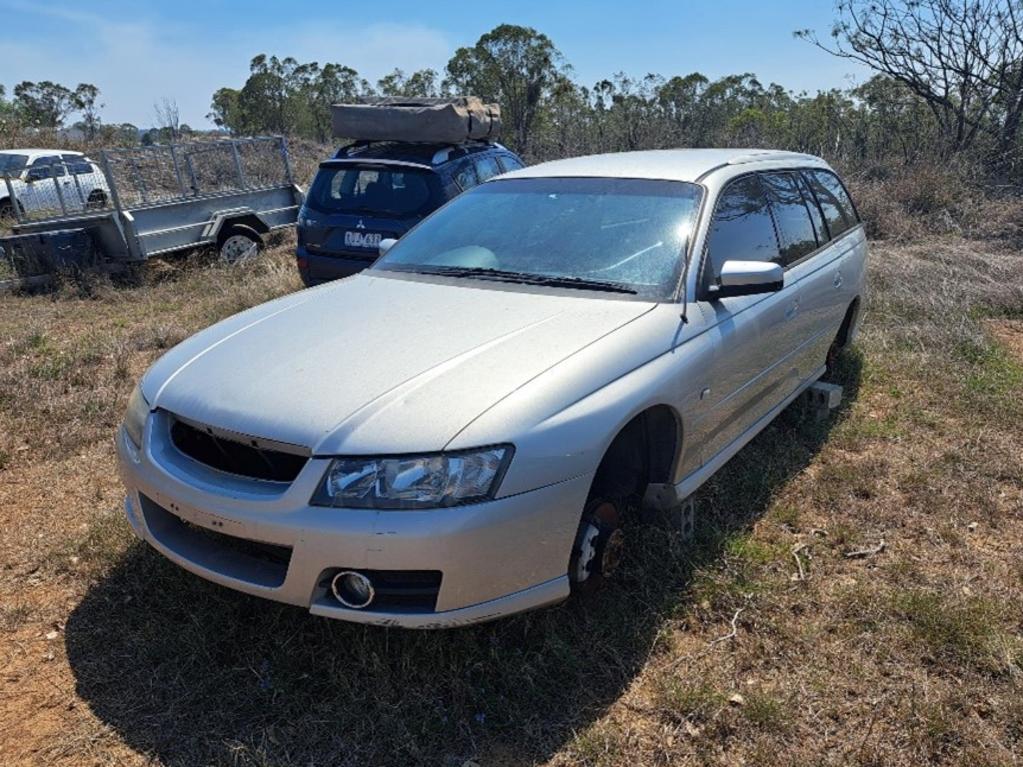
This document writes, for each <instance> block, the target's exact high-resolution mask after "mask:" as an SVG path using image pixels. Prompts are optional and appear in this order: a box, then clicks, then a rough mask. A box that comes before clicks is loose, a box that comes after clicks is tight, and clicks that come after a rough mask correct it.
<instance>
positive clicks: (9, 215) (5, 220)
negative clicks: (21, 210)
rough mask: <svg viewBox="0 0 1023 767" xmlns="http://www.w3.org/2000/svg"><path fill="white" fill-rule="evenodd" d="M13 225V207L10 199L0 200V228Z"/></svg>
mask: <svg viewBox="0 0 1023 767" xmlns="http://www.w3.org/2000/svg"><path fill="white" fill-rule="evenodd" d="M12 223H14V206H13V205H12V204H11V201H10V199H4V200H0V226H8V225H10V224H12Z"/></svg>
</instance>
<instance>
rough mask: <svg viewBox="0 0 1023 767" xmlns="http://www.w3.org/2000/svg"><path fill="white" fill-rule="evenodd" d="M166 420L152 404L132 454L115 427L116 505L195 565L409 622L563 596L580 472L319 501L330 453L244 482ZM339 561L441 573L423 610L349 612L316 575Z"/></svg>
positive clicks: (310, 602) (285, 595)
mask: <svg viewBox="0 0 1023 767" xmlns="http://www.w3.org/2000/svg"><path fill="white" fill-rule="evenodd" d="M166 421H167V416H166V415H165V414H161V413H160V411H157V412H156V413H154V414H153V415H152V416H151V417H150V418H149V419H148V423H147V426H146V431H145V438H144V445H143V449H142V450H141V452H140V453H139V454H138V455H137V456H134V455H132V451H131V449H130V448H129V447H128V446H127V445H126V443H125V440H126V437H125V435H124V432H123V430H122V431H121V432H120V433H119V434H118V438H117V446H118V453H119V459H120V467H121V474H122V478H123V480H124V482H125V485H126V487H127V489H128V496H127V499H126V501H125V513H126V515H127V517H128V520H129V522H130V523H131V525H132V528H133V529H134V531H135V533H136V534H137V535H138V536H139V537H140V538H142V539H143V540H145V541H146V542H147V543H149V544H150V545H151V546H153V548H155V549H156V550H157V551H159V552H160V553H161V554H163V555H164V556H165V557H167V558H168V559H170V560H171V561H173V562H175V563H176V564H178V565H180V566H181V567H183V568H185V569H186V570H189V571H190V572H193V573H195V574H196V575H199V576H201V577H203V578H206V579H208V580H211V581H213V582H215V583H219V584H221V585H224V586H228V587H230V588H233V589H236V590H238V591H243V592H245V593H248V594H253V595H255V596H261V597H265V598H268V599H273V600H276V601H279V602H285V603H288V604H293V605H298V606H301V607H304V608H306V609H308V610H309V611H310V612H311V613H313V614H315V615H322V616H326V617H330V618H339V619H342V620H349V621H355V622H359V623H368V624H375V625H382V626H403V627H408V628H441V627H448V626H460V625H466V624H470V623H476V622H480V621H486V620H490V619H493V618H497V617H500V616H503V615H509V614H512V613H516V612H521V611H523V610H529V609H532V608H536V607H541V606H543V605H546V604H550V603H552V602H556V601H559V600H561V599H564V598H565V597H567V596H568V594H569V582H568V577H567V569H568V558H569V554H570V550H571V546H572V542H573V540H574V536H575V531H576V526H577V525H578V521H579V515H580V513H581V510H582V507H583V504H584V502H585V498H586V494H587V492H588V490H589V484H590V479H591V478H590V477H589V476H583V477H577V478H574V479H571V480H567V481H565V482H560V483H558V484H555V485H550V486H547V487H543V488H540V489H537V490H533V491H531V492H527V493H521V494H518V495H514V496H510V497H506V498H498V499H495V500H493V501H489V502H487V503H481V504H474V505H469V506H461V507H454V508H450V509H436V510H428V511H378V510H368V509H330V508H321V507H315V506H310V505H309V504H308V501H309V498H311V497H312V495H313V491H314V489H315V487H316V485H317V484H318V483H319V481H320V480H321V478H322V476H323V473H324V471H325V470H326V467H327V465H328V463H329V459H320V458H310V459H309V460H308V462H307V463H306V465H305V467H304V468H303V469H302V471H301V472H300V473H299V475H298V477H297V478H296V479H295V480H294V481H293V482H292V483H290V484H289V485H283V484H282V483H271V482H260V481H257V480H248V479H245V478H241V477H236V476H233V475H228V474H224V473H222V472H218V471H215V470H213V469H210V468H208V467H206V466H204V465H202V464H199V463H197V462H195V461H193V460H191V459H190V458H187V457H186V456H184V455H182V454H180V453H178V452H177V450H176V448H174V446H173V445H172V444H171V443H170V440H169V439H165V438H164V435H165V433H166V429H167V424H166ZM154 434H155V435H156V436H155V437H154ZM181 520H184V521H185V523H187V524H182V523H181ZM208 531H213V533H218V534H219V535H220V536H228V537H229V540H231V541H234V540H235V539H241V540H242V541H249V542H251V541H256V542H260V543H261V544H270V548H273V549H274V550H275V551H288V552H290V553H288V554H287V555H284V556H282V557H281V559H283V560H284V561H283V563H282V562H281V561H276V562H274V563H271V564H267V563H259V562H257V561H254V560H251V559H248V558H245V557H242V555H240V554H238V553H237V552H235V551H234V550H233V548H232V547H230V546H225V547H220V546H218V545H217V543H216V541H218V540H221V539H220V538H219V537H218V536H217V535H213V536H210V535H208ZM193 533H195V534H196V535H193ZM207 539H212V541H213V542H210V541H209V540H207ZM338 569H352V570H360V571H439V572H440V573H441V574H442V575H441V579H440V586H439V590H438V591H437V595H436V602H435V604H434V605H433V607H432V609H422V608H418V607H417V608H409V609H394V608H391V607H388V608H386V609H385V608H381V609H376V608H375V607H374V605H372V604H371V605H370V606H369V607H367V608H365V609H362V610H357V609H351V608H348V607H345V606H343V605H341V604H340V603H339V602H337V601H336V600H335V599H334V598H333V596H332V594H331V593H330V590H329V587H327V586H326V585H325V584H326V581H327V580H329V575H328V574H329V573H330V572H332V571H336V570H338ZM325 575H327V577H326V579H325Z"/></svg>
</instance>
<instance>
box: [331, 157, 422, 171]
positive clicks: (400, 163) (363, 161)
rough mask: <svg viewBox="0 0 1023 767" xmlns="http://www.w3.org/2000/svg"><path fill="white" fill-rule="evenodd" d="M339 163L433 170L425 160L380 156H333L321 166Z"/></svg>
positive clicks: (335, 165) (334, 165) (332, 166)
mask: <svg viewBox="0 0 1023 767" xmlns="http://www.w3.org/2000/svg"><path fill="white" fill-rule="evenodd" d="M339 165H356V166H358V165H394V166H396V167H401V168H416V169H418V170H433V169H434V166H433V165H428V164H427V163H425V162H411V161H409V160H385V159H383V158H379V157H364V158H359V157H332V158H330V159H329V160H323V161H322V162H321V163H320V167H321V168H334V167H337V166H339Z"/></svg>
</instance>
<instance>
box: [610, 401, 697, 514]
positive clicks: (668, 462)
mask: <svg viewBox="0 0 1023 767" xmlns="http://www.w3.org/2000/svg"><path fill="white" fill-rule="evenodd" d="M683 431H684V430H683V424H682V419H681V417H680V416H679V413H678V411H677V410H676V409H675V408H673V407H672V406H670V405H667V404H663V403H659V404H653V405H648V406H647V407H644V408H643V409H642V410H640V411H638V412H637V413H635V414H633V415H632V417H631V418H630V419H629V420H628V421H626V422H625V423H624V424H623V425H621V426H620V428H619V429H618V430H617V432H616V433H615V435H614V437H613V438H612V439H611V440H610V441H609V442H608V444H607V446H606V447H605V449H604V451H603V454H602V455H601V459H600V462H599V463H598V464H597V469H596V471H595V472H594V476H593V482H592V485H591V489H590V494H591V495H593V494H595V493H606V494H612V495H622V494H631V493H636V494H638V495H639V496H640V497H641V498H642V497H643V495H644V494H645V492H646V488H647V487H648V486H649V485H651V484H655V485H663V484H668V483H671V482H672V480H673V477H674V474H675V467H676V466H677V464H678V462H679V460H680V457H681V454H682V440H683Z"/></svg>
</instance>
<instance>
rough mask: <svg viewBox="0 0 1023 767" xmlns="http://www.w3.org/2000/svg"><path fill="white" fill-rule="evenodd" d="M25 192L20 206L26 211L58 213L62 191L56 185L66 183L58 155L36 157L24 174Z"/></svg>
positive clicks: (65, 176) (65, 175)
mask: <svg viewBox="0 0 1023 767" xmlns="http://www.w3.org/2000/svg"><path fill="white" fill-rule="evenodd" d="M25 178H26V184H25V191H24V193H23V195H22V198H21V204H22V206H23V207H24V209H25V210H26V211H36V212H38V211H43V212H46V213H60V212H61V210H62V208H61V197H62V196H63V195H64V189H63V188H61V189H59V190H58V188H57V184H60V183H63V182H65V181H67V174H66V173H65V171H64V165H63V164H62V163H61V161H60V156H59V155H46V156H44V157H37V158H36V159H35V160H33V161H32V164H31V165H29V167H28V170H27V172H26V177H25Z"/></svg>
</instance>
